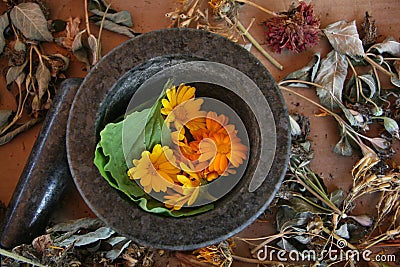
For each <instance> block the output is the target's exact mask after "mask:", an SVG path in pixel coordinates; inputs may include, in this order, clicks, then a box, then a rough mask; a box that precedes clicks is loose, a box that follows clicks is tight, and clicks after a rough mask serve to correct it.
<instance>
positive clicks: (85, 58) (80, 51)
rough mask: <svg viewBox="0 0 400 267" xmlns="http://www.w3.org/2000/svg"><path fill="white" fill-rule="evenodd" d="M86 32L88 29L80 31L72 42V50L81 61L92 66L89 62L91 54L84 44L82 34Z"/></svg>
mask: <svg viewBox="0 0 400 267" xmlns="http://www.w3.org/2000/svg"><path fill="white" fill-rule="evenodd" d="M85 32H86V30H83V31H80V32H79V33H78V34H77V35H76V36H75V39H74V42H73V43H72V47H71V49H72V52H73V53H74V56H75V57H76V58H77V59H78V60H79V61H81V62H83V63H85V64H86V66H90V62H89V55H88V52H87V50H86V48H85V46H84V45H83V44H82V35H83V34H84V33H85Z"/></svg>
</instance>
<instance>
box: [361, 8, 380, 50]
mask: <svg viewBox="0 0 400 267" xmlns="http://www.w3.org/2000/svg"><path fill="white" fill-rule="evenodd" d="M377 38H378V33H377V27H376V24H375V20H374V19H372V16H370V15H369V14H368V12H365V16H364V20H363V22H361V41H362V43H363V45H364V46H365V47H369V46H370V45H372V44H374V43H376V39H377Z"/></svg>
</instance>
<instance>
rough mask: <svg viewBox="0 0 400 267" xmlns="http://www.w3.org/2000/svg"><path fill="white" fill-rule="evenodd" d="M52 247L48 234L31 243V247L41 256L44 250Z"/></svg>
mask: <svg viewBox="0 0 400 267" xmlns="http://www.w3.org/2000/svg"><path fill="white" fill-rule="evenodd" d="M52 245H53V240H52V239H51V236H50V235H49V234H47V235H42V236H39V237H36V238H35V239H33V241H32V247H33V248H34V249H35V250H36V251H37V252H38V253H39V254H40V255H42V254H43V253H44V251H45V250H46V249H48V248H49V247H50V246H52Z"/></svg>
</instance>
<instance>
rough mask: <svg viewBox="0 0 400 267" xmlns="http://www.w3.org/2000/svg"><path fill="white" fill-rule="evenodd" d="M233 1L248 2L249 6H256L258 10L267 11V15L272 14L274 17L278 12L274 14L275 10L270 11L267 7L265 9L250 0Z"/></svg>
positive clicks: (236, 0)
mask: <svg viewBox="0 0 400 267" xmlns="http://www.w3.org/2000/svg"><path fill="white" fill-rule="evenodd" d="M235 2H237V3H242V4H248V5H249V6H253V7H255V8H258V9H259V10H261V11H263V12H265V13H267V14H268V15H271V16H274V17H277V16H278V14H276V13H275V12H273V11H271V10H269V9H266V8H264V7H262V6H260V5H257V4H256V3H253V2H251V1H249V0H235Z"/></svg>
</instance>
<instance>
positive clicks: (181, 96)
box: [161, 84, 206, 130]
mask: <svg viewBox="0 0 400 267" xmlns="http://www.w3.org/2000/svg"><path fill="white" fill-rule="evenodd" d="M195 91H196V88H194V87H191V86H186V85H184V84H181V85H180V86H179V87H178V89H176V87H175V86H174V87H172V88H170V89H167V98H166V99H163V100H162V105H163V108H162V109H161V114H163V115H166V116H167V118H166V119H165V122H166V123H167V125H170V123H173V124H174V126H175V129H177V130H180V129H181V128H182V127H183V126H186V127H187V128H188V129H189V130H198V129H201V128H205V116H206V112H205V111H202V110H200V107H201V105H202V104H203V102H204V101H203V99H195V98H194V93H195Z"/></svg>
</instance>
